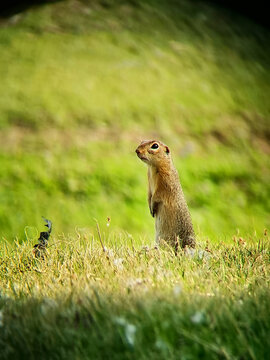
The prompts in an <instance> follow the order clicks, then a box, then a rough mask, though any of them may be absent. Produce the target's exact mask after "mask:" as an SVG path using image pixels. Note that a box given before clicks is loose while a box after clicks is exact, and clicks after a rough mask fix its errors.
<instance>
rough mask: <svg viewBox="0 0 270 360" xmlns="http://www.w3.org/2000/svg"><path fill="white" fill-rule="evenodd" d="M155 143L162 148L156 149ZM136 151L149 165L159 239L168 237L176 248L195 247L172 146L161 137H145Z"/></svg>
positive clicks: (151, 200)
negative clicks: (154, 147)
mask: <svg viewBox="0 0 270 360" xmlns="http://www.w3.org/2000/svg"><path fill="white" fill-rule="evenodd" d="M153 144H157V145H158V148H157V149H152V148H151V147H152V146H153ZM154 146H156V145H154ZM136 153H137V155H138V157H139V158H140V159H141V160H142V161H144V162H145V163H147V165H148V204H149V209H150V213H151V215H152V216H153V217H154V218H155V228H156V242H157V243H160V242H161V241H162V240H164V241H166V243H168V244H170V245H172V246H174V247H175V249H176V250H177V247H178V244H180V245H181V247H182V248H184V247H186V246H189V247H193V248H194V247H195V234H194V230H193V226H192V221H191V217H190V213H189V210H188V206H187V203H186V200H185V197H184V193H183V190H182V187H181V184H180V181H179V177H178V173H177V170H176V168H175V167H174V165H173V162H172V159H171V154H170V150H169V148H168V147H167V146H166V145H165V144H163V143H161V142H160V141H157V140H151V141H143V142H142V143H141V144H140V145H139V146H138V147H137V149H136Z"/></svg>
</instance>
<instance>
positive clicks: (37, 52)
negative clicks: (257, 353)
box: [0, 0, 270, 241]
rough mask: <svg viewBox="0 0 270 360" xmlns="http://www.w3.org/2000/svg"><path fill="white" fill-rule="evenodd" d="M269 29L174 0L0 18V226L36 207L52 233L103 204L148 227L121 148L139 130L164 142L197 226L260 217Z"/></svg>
mask: <svg viewBox="0 0 270 360" xmlns="http://www.w3.org/2000/svg"><path fill="white" fill-rule="evenodd" d="M217 18H218V19H219V21H218V23H216V21H215V19H217ZM268 39H269V32H268V30H264V29H262V28H260V27H259V26H257V25H255V24H252V23H251V22H249V21H247V20H245V19H244V18H241V17H238V16H236V15H235V14H230V13H228V12H226V11H224V10H221V9H218V8H215V7H213V6H209V5H205V4H201V3H198V2H196V3H193V2H187V1H180V2H179V3H176V2H173V1H170V2H165V1H155V2H152V1H147V2H140V1H133V2H125V3H123V2H121V1H120V2H119V1H106V2H105V3H102V2H98V1H95V2H92V1H91V2H88V1H74V0H72V1H63V2H59V3H56V4H48V5H45V6H41V7H36V8H32V9H28V10H27V11H25V12H24V13H22V14H19V15H16V16H14V17H12V18H10V19H7V20H6V21H2V25H1V28H0V51H1V59H0V72H1V82H0V91H1V94H2V95H1V99H0V115H1V116H0V128H1V130H0V150H1V151H0V166H1V172H0V181H1V184H2V186H1V188H0V200H1V201H0V204H1V205H0V215H1V216H0V219H1V220H0V226H1V234H2V237H4V238H8V239H9V240H12V239H14V238H16V237H19V238H20V239H24V238H25V236H24V228H25V226H30V227H31V226H32V227H40V225H41V220H40V219H41V216H42V215H44V216H46V217H49V218H51V219H52V221H53V223H54V226H55V230H56V231H57V232H59V233H61V232H71V233H72V232H73V233H74V229H75V228H76V227H83V228H90V230H91V229H93V227H94V226H95V221H94V219H95V218H97V219H98V220H99V222H100V223H105V222H106V218H107V217H108V216H109V217H111V218H112V226H115V229H122V230H124V231H127V232H129V233H132V234H133V235H139V234H140V235H142V234H144V236H146V237H148V238H152V237H153V222H152V219H151V217H150V216H149V213H148V209H147V202H146V175H145V172H146V171H145V168H144V167H143V165H142V164H141V163H139V161H138V159H136V158H135V155H134V149H135V148H136V147H137V145H138V143H139V142H140V141H141V140H142V139H147V138H159V139H161V140H163V141H164V142H165V143H167V144H168V145H169V146H170V147H171V150H172V154H173V157H174V160H175V163H176V166H177V168H178V170H179V171H180V176H181V181H182V185H183V188H184V191H185V194H186V196H187V199H188V203H189V204H190V208H191V213H192V217H193V221H194V226H195V229H196V232H197V233H198V234H199V236H201V237H204V238H206V237H209V238H210V239H212V240H213V241H217V239H220V237H221V238H227V240H228V241H229V240H230V239H231V237H232V235H233V234H234V233H236V232H237V231H238V230H237V229H239V231H240V232H241V234H242V236H245V235H246V234H250V233H253V232H258V231H261V229H263V228H264V227H269V217H268V216H267V214H268V213H269V209H270V207H269V206H270V205H269V193H270V189H269V184H270V172H269V161H268V156H269V151H270V150H269V149H270V147H269V129H268V127H269V126H268V123H269V101H268V98H269V84H270V81H269V80H270V79H269V73H270V72H269V47H268V46H267V43H268ZM115 209H117V211H115ZM11 214H12V215H11Z"/></svg>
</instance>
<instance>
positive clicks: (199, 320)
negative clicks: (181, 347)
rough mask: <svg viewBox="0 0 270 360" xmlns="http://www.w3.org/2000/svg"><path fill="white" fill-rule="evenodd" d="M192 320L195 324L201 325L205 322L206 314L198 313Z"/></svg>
mask: <svg viewBox="0 0 270 360" xmlns="http://www.w3.org/2000/svg"><path fill="white" fill-rule="evenodd" d="M190 320H191V321H192V322H193V323H194V324H201V323H202V322H203V320H204V313H203V312H202V311H196V312H195V314H194V315H192V316H191V318H190Z"/></svg>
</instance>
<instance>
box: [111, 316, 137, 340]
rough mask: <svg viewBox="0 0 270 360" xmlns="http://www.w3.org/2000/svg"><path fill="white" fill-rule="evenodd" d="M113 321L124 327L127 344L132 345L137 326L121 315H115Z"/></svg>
mask: <svg viewBox="0 0 270 360" xmlns="http://www.w3.org/2000/svg"><path fill="white" fill-rule="evenodd" d="M114 321H115V323H116V324H118V325H120V326H122V327H123V328H124V335H125V338H126V341H127V343H128V344H129V345H131V346H134V343H135V337H136V331H137V328H136V326H135V325H134V324H131V323H129V322H128V321H127V320H126V319H125V318H123V317H116V318H115V319H114Z"/></svg>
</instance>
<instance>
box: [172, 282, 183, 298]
mask: <svg viewBox="0 0 270 360" xmlns="http://www.w3.org/2000/svg"><path fill="white" fill-rule="evenodd" d="M181 292H182V286H181V284H176V285H175V286H174V288H173V294H174V296H176V297H178V296H179V295H180V294H181Z"/></svg>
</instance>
